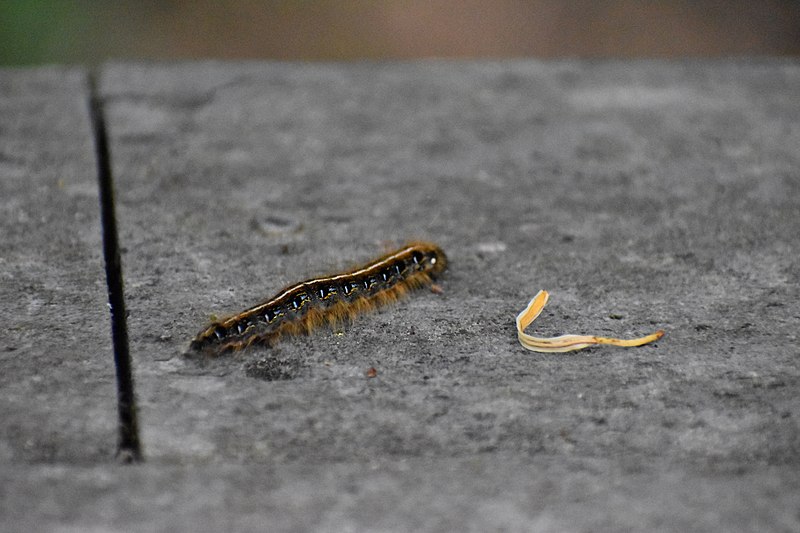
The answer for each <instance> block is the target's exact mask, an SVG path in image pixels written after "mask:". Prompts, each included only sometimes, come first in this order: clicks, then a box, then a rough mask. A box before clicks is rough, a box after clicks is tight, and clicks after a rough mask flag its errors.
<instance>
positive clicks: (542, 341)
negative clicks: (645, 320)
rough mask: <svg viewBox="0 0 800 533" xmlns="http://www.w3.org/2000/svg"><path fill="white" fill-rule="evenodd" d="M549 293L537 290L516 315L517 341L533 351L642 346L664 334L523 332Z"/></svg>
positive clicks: (569, 350)
mask: <svg viewBox="0 0 800 533" xmlns="http://www.w3.org/2000/svg"><path fill="white" fill-rule="evenodd" d="M549 297H550V295H549V294H548V293H547V291H539V292H538V293H537V294H536V296H534V297H533V299H532V300H531V301H530V303H528V306H527V307H526V308H525V309H523V310H522V312H521V313H520V314H518V315H517V337H518V338H519V343H520V344H522V346H523V347H524V348H525V349H527V350H531V351H534V352H571V351H573V350H582V349H583V348H586V347H588V346H593V345H595V344H611V345H614V346H642V345H643V344H648V343H651V342H653V341H657V340H658V339H660V338H661V337H663V336H664V331H663V330H658V331H656V332H655V333H653V334H651V335H647V336H646V337H639V338H638V339H627V340H626V339H612V338H610V337H597V336H594V335H561V336H559V337H548V338H542V337H534V336H533V335H528V334H527V333H525V328H527V327H528V326H530V325H531V323H532V322H533V321H534V320H536V318H537V317H538V316H539V314H540V313H541V312H542V309H544V306H545V305H547V300H548V298H549Z"/></svg>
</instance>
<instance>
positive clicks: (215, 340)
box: [189, 242, 447, 355]
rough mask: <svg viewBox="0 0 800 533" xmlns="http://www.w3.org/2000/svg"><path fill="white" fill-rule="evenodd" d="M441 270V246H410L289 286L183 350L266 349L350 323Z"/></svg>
mask: <svg viewBox="0 0 800 533" xmlns="http://www.w3.org/2000/svg"><path fill="white" fill-rule="evenodd" d="M446 267H447V257H446V256H445V254H444V252H443V251H442V249H441V248H439V247H438V246H436V245H435V244H432V243H428V242H414V243H411V244H408V245H406V246H404V247H402V248H400V249H399V250H396V251H394V252H391V253H388V254H386V255H384V256H382V257H380V258H378V259H376V260H374V261H371V262H370V263H367V264H366V265H364V266H362V267H359V268H356V269H354V270H351V271H349V272H345V273H342V274H337V275H334V276H326V277H321V278H313V279H309V280H307V281H303V282H301V283H297V284H295V285H291V286H289V287H286V288H285V289H283V290H282V291H280V292H279V293H278V294H277V295H275V296H274V297H272V298H270V299H269V300H266V301H264V302H262V303H260V304H258V305H256V306H254V307H251V308H250V309H247V310H245V311H242V312H241V313H238V314H235V315H233V316H230V317H227V318H225V319H222V320H218V321H214V322H212V323H211V324H209V325H208V326H206V327H205V328H203V330H202V331H200V333H198V334H197V336H196V337H195V338H194V340H193V341H192V342H191V344H190V345H189V352H196V353H204V354H207V355H220V354H223V353H225V352H230V351H237V350H243V349H245V348H247V347H248V346H250V345H253V344H264V345H272V344H273V343H274V342H275V341H277V340H278V339H280V338H281V337H284V336H291V335H298V334H302V333H308V332H310V331H311V330H313V329H315V328H317V327H320V326H323V325H325V324H331V325H335V324H339V323H342V322H346V321H350V320H352V319H354V318H355V317H356V315H358V314H360V313H363V312H367V311H370V310H372V309H375V308H378V307H381V306H384V305H387V304H389V303H392V302H394V301H396V300H397V299H398V298H400V297H402V296H403V295H404V294H406V293H407V292H408V291H410V290H412V289H417V288H420V287H425V286H429V285H431V284H432V283H433V279H434V278H435V277H437V276H438V275H439V274H441V273H442V272H443V271H444V269H445V268H446Z"/></svg>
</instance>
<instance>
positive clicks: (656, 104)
mask: <svg viewBox="0 0 800 533" xmlns="http://www.w3.org/2000/svg"><path fill="white" fill-rule="evenodd" d="M799 82H800V65H798V64H797V63H796V62H786V61H704V62H700V61H687V62H599V63H598V62H579V61H562V62H547V63H541V62H535V61H511V62H476V63H470V62H443V61H430V62H414V63H390V64H376V63H363V64H314V65H310V64H278V63H214V62H209V63H190V64H170V65H145V64H119V65H110V66H108V67H107V68H106V69H105V70H104V72H103V77H102V83H101V91H102V92H103V94H104V96H105V97H106V99H107V112H108V117H109V122H110V132H111V141H112V143H111V150H112V158H113V161H114V171H115V175H116V180H117V181H116V185H117V190H118V198H119V205H118V214H119V216H120V233H121V235H120V237H121V241H122V243H123V246H124V247H125V249H126V253H125V254H124V255H123V262H124V267H125V273H126V287H127V295H128V308H129V311H130V324H129V326H130V332H131V339H132V353H133V355H134V359H135V361H134V362H135V371H136V372H135V373H136V378H137V384H138V388H137V390H138V396H139V400H140V403H141V406H140V413H141V418H140V424H141V426H142V432H143V433H142V437H143V444H144V452H145V455H146V457H147V458H148V462H147V463H146V464H145V465H143V466H138V467H133V468H125V467H121V466H115V465H112V464H106V465H102V464H96V463H98V460H97V458H96V456H91V455H89V458H88V459H87V461H93V462H94V463H95V464H96V465H95V466H75V464H74V463H75V462H80V461H77V460H73V458H72V457H65V458H64V459H63V460H57V461H55V462H54V463H50V464H42V463H41V460H42V459H43V458H40V457H26V456H21V455H19V454H17V452H16V451H15V448H14V447H13V446H12V445H8V447H9V448H11V450H12V451H11V452H9V453H8V454H7V459H8V460H7V461H6V463H5V467H4V469H3V477H4V479H3V485H4V486H5V487H6V497H5V498H4V501H5V503H4V505H5V508H4V509H3V511H4V512H3V516H4V518H5V522H4V525H9V526H10V525H19V524H23V525H24V526H32V525H37V526H41V528H43V529H51V530H56V529H58V528H59V527H67V528H70V527H71V528H76V529H77V528H80V529H85V528H96V529H109V530H135V529H142V530H144V529H163V530H168V529H169V530H174V529H184V530H190V529H191V530H197V529H200V530H209V531H211V530H218V529H225V528H235V529H241V530H257V529H263V528H267V527H271V528H272V529H275V530H297V531H300V530H308V529H317V530H337V531H338V530H373V529H374V530H404V529H424V530H440V531H445V530H461V529H467V530H469V529H472V530H476V531H477V530H492V529H495V530H531V529H533V530H542V531H598V530H600V531H618V530H641V529H646V530H660V531H679V530H686V529H694V530H700V531H718V530H731V531H751V530H771V531H792V530H797V529H798V527H800V515H799V514H798V512H797V509H798V508H799V507H800V505H798V504H800V501H798V500H800V476H799V475H798V474H797V470H798V468H797V467H798V462H800V461H798V452H800V431H799V429H800V423H798V407H800V400H798V394H797V388H798V376H799V375H800V369H799V368H798V349H797V346H796V344H797V343H796V341H797V337H796V331H797V326H798V323H800V304H798V303H797V300H798V299H797V296H798V267H797V262H796V250H797V245H798V235H799V234H800V232H798V229H800V228H799V227H798V226H800V217H799V216H798V215H800V202H798V186H799V185H800V161H799V158H800V152H798V151H797V146H800V128H798V124H800V102H798V101H797V99H796V97H795V93H796V88H797V87H798V86H799ZM82 120H84V121H85V119H82ZM42 238H43V237H42ZM410 238H425V239H430V240H433V241H435V242H437V243H439V244H440V245H441V246H442V247H443V248H444V249H445V250H446V252H447V253H448V255H449V257H450V259H451V267H450V269H449V271H448V273H447V274H446V276H445V277H444V279H443V280H442V283H441V284H442V287H443V289H444V293H443V294H441V295H437V294H432V293H430V292H421V293H418V294H415V295H413V296H412V297H411V298H409V299H407V300H405V301H404V302H402V303H400V304H398V305H396V306H394V307H392V308H390V309H387V310H385V311H384V312H381V313H378V314H374V315H370V316H366V317H363V318H361V319H360V320H358V321H357V322H356V323H355V324H354V325H352V326H351V327H348V328H346V329H345V330H343V331H340V332H330V331H325V330H323V331H320V332H317V333H316V334H314V335H312V336H310V337H307V338H299V339H292V340H289V341H287V342H283V343H281V344H279V345H278V346H276V347H275V348H274V349H272V350H263V349H262V350H253V351H251V352H248V353H245V354H241V355H236V356H232V357H224V358H221V359H217V360H213V361H197V360H187V359H185V358H184V357H183V356H182V355H181V353H182V352H183V350H184V349H185V348H186V346H187V345H188V342H189V340H190V339H191V337H192V336H193V335H194V334H195V333H196V331H197V330H198V329H199V328H200V327H201V326H202V325H204V324H205V322H206V321H207V320H208V318H209V316H210V315H212V314H217V315H223V314H227V313H229V312H235V311H238V310H241V309H243V308H245V307H247V306H248V305H250V304H253V303H255V302H257V301H259V300H260V299H262V298H264V297H267V296H270V295H271V294H273V293H274V292H275V291H277V290H278V289H280V288H281V287H282V286H284V285H285V284H287V283H291V282H294V281H299V280H301V279H304V278H306V277H309V276H312V275H316V274H324V273H330V272H334V271H337V270H340V269H342V268H346V267H349V266H352V265H354V264H357V263H359V262H361V261H363V260H366V259H369V258H370V257H372V256H374V255H376V254H379V253H381V252H382V251H383V250H384V248H385V246H386V244H387V243H400V242H402V241H404V240H407V239H410ZM97 254H98V257H99V248H98V252H97ZM100 281H101V280H100ZM83 283H87V282H83ZM98 283H99V281H98ZM76 287H77V288H76V290H79V289H80V287H81V285H80V283H78V282H76ZM540 288H544V289H548V290H550V291H551V294H552V298H553V300H552V303H551V304H550V307H549V312H546V313H545V314H546V316H543V317H542V320H541V324H538V327H537V331H539V332H543V333H545V334H548V333H549V334H556V333H559V332H573V333H584V332H585V333H599V334H607V335H620V336H629V335H636V334H642V333H648V332H650V331H652V330H653V329H657V328H664V329H666V330H667V336H666V337H665V338H664V339H663V340H662V341H660V342H658V343H657V344H656V345H652V346H648V347H644V348H640V349H634V350H618V349H613V348H595V349H591V350H587V351H585V352H581V353H578V354H569V355H538V354H531V353H529V352H525V351H524V350H522V348H521V347H520V346H519V345H518V344H517V341H516V338H515V332H514V327H513V317H514V315H515V314H516V313H517V312H518V311H519V310H520V309H521V308H522V307H523V306H524V305H525V304H526V303H527V300H528V299H529V298H530V297H531V296H532V295H533V294H534V293H535V292H536V290H538V289H540ZM86 322H89V320H88V319H87V320H86ZM45 331H47V330H45ZM97 342H101V343H102V342H107V341H106V340H105V339H99V337H98V340H97ZM97 351H98V352H99V351H102V350H101V349H100V348H98V349H97ZM19 355H20V353H17V354H16V356H15V357H17V359H18V360H19ZM275 366H278V367H279V368H281V369H283V370H284V371H285V373H286V374H287V375H286V376H283V377H288V378H290V379H282V380H272V381H270V380H269V379H267V378H268V377H269V376H270V375H272V374H270V373H268V372H264V369H265V368H273V367H275ZM370 367H374V368H376V369H377V371H378V374H377V377H375V378H369V377H367V376H366V371H367V369H369V368H370ZM17 372H20V373H23V375H24V370H18V371H17ZM5 379H8V378H5ZM59 390H62V392H64V395H65V396H66V391H63V389H58V388H52V389H50V390H49V391H48V393H47V394H45V395H44V396H43V397H42V401H43V402H44V401H48V400H49V401H52V398H55V397H57V396H56V394H57V393H58V391H59ZM29 409H44V407H41V404H38V405H37V406H35V407H29ZM109 412H110V413H111V412H113V404H110V405H109ZM80 416H83V414H81V415H79V416H78V418H80ZM84 420H85V418H84ZM63 433H64V434H63V435H61V434H59V438H60V439H62V440H63V441H64V442H69V440H70V438H71V437H72V436H74V430H70V429H69V428H65V429H64V431H63ZM109 455H110V454H109ZM20 460H22V462H23V463H24V464H22V465H20V464H18V463H19V462H20ZM42 494H43V496H41V495H42ZM26 495H28V496H27V497H26ZM31 495H40V497H38V498H33V497H31Z"/></svg>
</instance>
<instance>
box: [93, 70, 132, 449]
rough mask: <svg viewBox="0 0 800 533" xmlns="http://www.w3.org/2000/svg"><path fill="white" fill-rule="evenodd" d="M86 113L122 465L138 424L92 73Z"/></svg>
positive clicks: (104, 140)
mask: <svg viewBox="0 0 800 533" xmlns="http://www.w3.org/2000/svg"><path fill="white" fill-rule="evenodd" d="M89 110H90V117H91V122H92V131H93V133H94V143H95V157H96V158H97V179H98V182H99V185H100V215H101V221H102V227H103V255H104V256H105V261H106V282H107V283H108V306H109V309H110V311H111V340H112V342H113V346H114V365H115V367H116V370H117V411H118V414H119V443H118V447H117V458H118V459H119V460H120V461H122V462H124V463H134V462H139V461H141V460H142V449H141V443H140V441H139V425H138V423H137V415H136V396H135V394H134V386H133V373H132V370H131V356H130V350H129V347H128V325H127V314H126V311H125V294H124V289H123V280H122V261H121V259H120V250H119V239H118V236H117V220H116V214H115V213H114V183H113V176H112V173H111V155H110V151H109V147H108V135H107V131H106V122H105V116H104V114H103V101H102V98H101V97H100V95H99V94H98V91H97V83H96V80H95V77H94V74H93V73H92V74H90V75H89Z"/></svg>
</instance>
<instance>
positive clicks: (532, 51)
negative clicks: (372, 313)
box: [0, 0, 800, 65]
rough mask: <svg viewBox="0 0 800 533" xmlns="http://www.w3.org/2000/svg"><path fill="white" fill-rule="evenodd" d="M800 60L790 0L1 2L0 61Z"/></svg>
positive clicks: (797, 9) (797, 23)
mask: <svg viewBox="0 0 800 533" xmlns="http://www.w3.org/2000/svg"><path fill="white" fill-rule="evenodd" d="M730 55H793V56H797V55H800V2H798V1H788V0H781V1H778V0H764V1H758V2H753V1H743V0H728V1H720V0H697V1H681V0H661V1H659V0H653V1H645V0H640V1H634V0H609V1H589V0H571V1H570V0H566V1H556V0H531V1H520V0H483V1H476V0H461V1H457V0H441V1H436V0H427V1H423V0H389V1H365V0H353V1H340V2H334V1H331V0H294V1H290V0H283V1H255V0H238V1H233V0H227V1H216V2H213V1H189V0H171V1H155V0H141V1H137V2H134V1H123V0H95V1H89V0H0V64H3V65H32V64H42V63H82V64H88V65H95V64H97V63H100V62H102V61H104V60H107V59H111V58H116V59H145V58H146V59H190V58H192V59H193V58H220V59H300V60H331V59H357V58H370V59H380V58H413V57H519V56H527V57H569V56H580V57H674V56H703V57H717V56H730Z"/></svg>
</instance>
